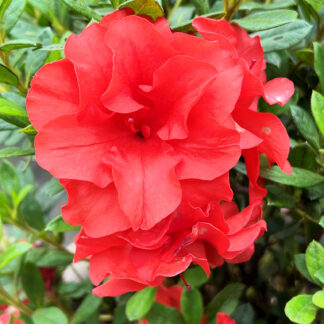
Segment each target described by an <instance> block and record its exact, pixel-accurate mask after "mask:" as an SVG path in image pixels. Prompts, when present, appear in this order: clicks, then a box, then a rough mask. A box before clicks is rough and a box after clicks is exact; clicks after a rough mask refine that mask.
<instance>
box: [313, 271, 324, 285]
mask: <svg viewBox="0 0 324 324" xmlns="http://www.w3.org/2000/svg"><path fill="white" fill-rule="evenodd" d="M315 278H316V279H318V280H319V281H320V282H321V284H322V285H324V269H320V270H317V271H316V272H315Z"/></svg>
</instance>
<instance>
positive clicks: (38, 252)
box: [26, 248, 73, 267]
mask: <svg viewBox="0 0 324 324" xmlns="http://www.w3.org/2000/svg"><path fill="white" fill-rule="evenodd" d="M26 261H27V262H31V263H35V264H36V265H37V266H39V267H57V266H66V265H68V264H70V263H71V262H72V261H73V257H72V255H70V254H67V253H65V252H63V251H57V250H50V249H46V248H37V249H33V250H31V251H30V252H29V253H28V254H27V256H26Z"/></svg>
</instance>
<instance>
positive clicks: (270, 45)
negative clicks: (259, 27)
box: [251, 19, 312, 52]
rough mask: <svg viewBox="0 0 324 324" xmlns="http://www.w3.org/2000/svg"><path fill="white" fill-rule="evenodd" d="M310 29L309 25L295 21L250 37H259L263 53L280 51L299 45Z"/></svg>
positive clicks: (302, 21) (301, 21) (298, 20)
mask: <svg viewBox="0 0 324 324" xmlns="http://www.w3.org/2000/svg"><path fill="white" fill-rule="evenodd" d="M311 29H312V25H311V24H309V23H308V22H306V21H304V20H300V19H296V21H294V22H292V23H289V24H286V25H283V26H280V27H275V28H272V29H269V30H265V31H260V32H258V33H254V34H253V35H251V36H255V35H259V36H260V37H261V44H262V47H263V50H264V51H265V52H271V51H280V50H283V49H287V48H290V47H292V46H294V45H296V44H298V43H300V42H301V41H302V40H304V39H305V37H306V36H307V35H308V34H309V33H310V31H311Z"/></svg>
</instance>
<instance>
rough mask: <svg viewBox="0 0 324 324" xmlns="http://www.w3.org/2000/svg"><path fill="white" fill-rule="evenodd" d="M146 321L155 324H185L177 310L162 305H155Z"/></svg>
mask: <svg viewBox="0 0 324 324" xmlns="http://www.w3.org/2000/svg"><path fill="white" fill-rule="evenodd" d="M145 319H146V320H147V321H148V322H149V323H154V324H184V321H183V319H182V316H181V315H180V313H179V312H178V311H177V310H176V309H175V308H171V307H167V306H165V305H162V304H160V303H154V304H153V307H152V308H151V310H150V311H149V313H148V314H147V315H146V316H145Z"/></svg>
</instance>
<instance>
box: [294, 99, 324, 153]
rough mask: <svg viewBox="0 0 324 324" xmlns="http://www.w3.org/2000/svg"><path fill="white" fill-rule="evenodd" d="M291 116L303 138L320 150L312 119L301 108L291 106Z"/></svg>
mask: <svg viewBox="0 0 324 324" xmlns="http://www.w3.org/2000/svg"><path fill="white" fill-rule="evenodd" d="M290 111H291V116H292V118H293V120H294V122H295V124H296V126H297V128H298V130H299V131H300V133H301V134H302V135H303V136H304V138H305V139H306V140H307V141H308V142H309V143H310V144H311V145H312V146H313V147H314V148H316V149H319V148H320V144H319V134H318V131H317V128H316V125H315V123H314V120H313V118H312V117H311V116H310V115H309V114H308V112H307V111H305V110H304V109H303V108H301V107H298V106H295V105H291V106H290Z"/></svg>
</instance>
